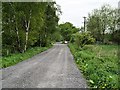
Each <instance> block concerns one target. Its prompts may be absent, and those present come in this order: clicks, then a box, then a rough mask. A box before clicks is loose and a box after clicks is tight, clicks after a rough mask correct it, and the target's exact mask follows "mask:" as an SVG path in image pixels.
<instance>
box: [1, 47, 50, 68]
mask: <svg viewBox="0 0 120 90" xmlns="http://www.w3.org/2000/svg"><path fill="white" fill-rule="evenodd" d="M48 48H50V47H34V48H30V49H28V50H27V51H26V52H25V53H17V54H11V55H9V56H4V57H2V58H0V61H1V62H2V64H1V67H2V68H6V67H8V66H12V65H15V64H17V63H19V62H21V61H23V60H26V59H28V58H31V57H32V56H34V55H36V54H38V53H40V52H43V51H45V50H47V49H48Z"/></svg>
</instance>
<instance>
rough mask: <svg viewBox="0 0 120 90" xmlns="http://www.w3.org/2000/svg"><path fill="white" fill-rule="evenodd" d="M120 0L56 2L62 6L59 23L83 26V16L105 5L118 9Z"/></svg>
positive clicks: (69, 0)
mask: <svg viewBox="0 0 120 90" xmlns="http://www.w3.org/2000/svg"><path fill="white" fill-rule="evenodd" d="M119 1H120V0H56V2H57V4H59V5H60V6H61V11H62V15H61V16H60V21H59V23H63V22H71V23H72V24H73V25H74V26H77V27H81V26H83V16H88V13H89V12H91V11H92V10H94V9H96V8H100V7H101V6H102V5H104V4H110V5H111V6H112V7H118V2H119Z"/></svg>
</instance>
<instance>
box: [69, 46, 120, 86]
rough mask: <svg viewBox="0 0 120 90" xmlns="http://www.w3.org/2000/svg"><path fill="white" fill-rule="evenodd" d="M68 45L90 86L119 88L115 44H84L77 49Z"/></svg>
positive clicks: (116, 48)
mask: <svg viewBox="0 0 120 90" xmlns="http://www.w3.org/2000/svg"><path fill="white" fill-rule="evenodd" d="M69 47H70V50H71V52H72V54H73V56H74V59H75V62H76V64H77V66H78V68H79V69H80V70H81V71H82V73H83V74H84V76H85V77H86V79H87V82H88V85H89V86H90V87H91V88H120V86H119V82H118V78H119V67H118V66H119V65H118V64H119V63H118V62H119V59H118V56H117V52H118V46H117V45H86V46H85V47H84V48H83V49H78V48H76V45H74V44H69Z"/></svg>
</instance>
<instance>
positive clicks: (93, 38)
mask: <svg viewBox="0 0 120 90" xmlns="http://www.w3.org/2000/svg"><path fill="white" fill-rule="evenodd" d="M84 23H85V24H86V25H84V27H81V28H76V27H74V26H73V25H72V24H70V23H69V22H67V23H64V24H60V25H59V27H60V30H61V35H62V37H63V41H68V42H69V44H68V46H69V48H70V50H71V52H72V54H73V56H74V59H75V63H76V64H77V66H78V68H79V69H80V71H81V72H82V73H83V75H84V76H85V78H86V80H87V82H88V86H89V87H90V88H105V89H108V88H109V89H110V90H113V89H116V88H120V86H119V82H120V79H119V74H120V71H119V64H120V63H119V62H120V61H119V58H118V56H120V55H119V47H118V46H120V28H118V26H119V25H120V17H119V9H117V8H112V7H111V6H110V5H103V6H102V7H101V8H99V9H95V10H93V11H92V12H91V13H89V14H88V17H86V20H85V22H84Z"/></svg>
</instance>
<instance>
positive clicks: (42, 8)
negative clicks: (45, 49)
mask: <svg viewBox="0 0 120 90" xmlns="http://www.w3.org/2000/svg"><path fill="white" fill-rule="evenodd" d="M2 4H3V5H2V6H3V9H2V12H3V19H2V22H3V23H2V25H3V29H2V41H3V44H2V47H3V52H5V53H4V54H3V55H6V54H7V55H8V54H10V53H16V52H21V53H23V52H25V51H26V50H27V49H28V48H30V47H32V46H49V45H50V44H51V42H52V41H54V39H53V36H55V35H54V34H56V33H55V32H57V30H58V29H57V27H58V20H59V16H58V15H57V13H59V11H60V8H58V7H57V6H55V5H56V3H55V2H34V3H31V2H29V3H27V2H26V3H22V2H4V3H2Z"/></svg>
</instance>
